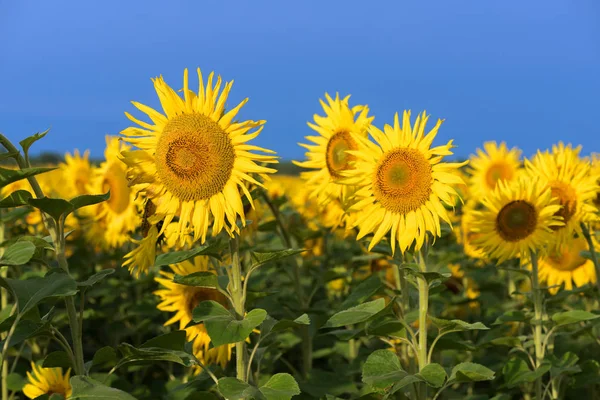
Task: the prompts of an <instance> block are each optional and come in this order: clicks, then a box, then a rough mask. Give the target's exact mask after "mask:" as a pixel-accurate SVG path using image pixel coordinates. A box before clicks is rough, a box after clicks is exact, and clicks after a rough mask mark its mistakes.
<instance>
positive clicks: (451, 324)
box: [429, 317, 490, 333]
mask: <svg viewBox="0 0 600 400" xmlns="http://www.w3.org/2000/svg"><path fill="white" fill-rule="evenodd" d="M429 319H431V322H433V324H434V325H435V326H437V327H438V328H439V330H440V333H446V332H450V331H470V330H486V329H490V328H488V327H487V326H485V325H484V324H482V323H481V322H475V323H473V324H470V323H468V322H465V321H461V320H460V319H452V320H449V319H441V318H434V317H429Z"/></svg>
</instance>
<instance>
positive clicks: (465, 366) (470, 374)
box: [450, 362, 494, 382]
mask: <svg viewBox="0 0 600 400" xmlns="http://www.w3.org/2000/svg"><path fill="white" fill-rule="evenodd" d="M492 379H494V371H492V370H491V369H489V368H487V367H485V366H483V365H481V364H476V363H472V362H464V363H460V364H458V365H456V366H455V367H454V368H452V373H451V374H450V380H451V381H456V382H479V381H491V380H492Z"/></svg>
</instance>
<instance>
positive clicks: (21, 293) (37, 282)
mask: <svg viewBox="0 0 600 400" xmlns="http://www.w3.org/2000/svg"><path fill="white" fill-rule="evenodd" d="M0 285H2V286H4V287H5V288H7V289H9V290H10V291H12V292H13V294H14V295H15V297H16V298H17V305H18V309H19V313H21V314H25V313H26V312H27V311H29V310H31V309H32V308H33V307H35V306H36V305H37V304H38V303H39V302H41V301H43V300H45V299H47V298H51V297H64V296H73V295H74V294H75V293H77V283H76V282H75V281H74V280H73V279H72V278H71V277H70V276H69V275H67V274H65V273H54V274H51V275H48V276H45V277H43V278H31V279H27V280H17V279H10V278H6V279H0Z"/></svg>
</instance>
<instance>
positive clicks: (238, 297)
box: [229, 232, 248, 382]
mask: <svg viewBox="0 0 600 400" xmlns="http://www.w3.org/2000/svg"><path fill="white" fill-rule="evenodd" d="M239 245H240V237H239V235H238V234H237V233H236V232H234V234H233V237H232V238H231V239H230V240H229V252H230V253H231V278H232V280H231V282H230V286H229V290H230V292H231V298H232V300H233V309H234V310H235V313H236V314H237V317H238V318H244V315H245V314H246V311H245V304H244V303H245V301H244V289H243V285H244V284H247V283H248V282H242V264H241V263H240V250H239ZM246 360H247V354H246V341H245V340H242V341H239V342H236V344H235V367H236V377H237V378H238V379H239V380H241V381H243V382H247V381H248V376H247V375H246Z"/></svg>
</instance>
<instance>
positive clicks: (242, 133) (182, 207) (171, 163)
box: [121, 69, 277, 243]
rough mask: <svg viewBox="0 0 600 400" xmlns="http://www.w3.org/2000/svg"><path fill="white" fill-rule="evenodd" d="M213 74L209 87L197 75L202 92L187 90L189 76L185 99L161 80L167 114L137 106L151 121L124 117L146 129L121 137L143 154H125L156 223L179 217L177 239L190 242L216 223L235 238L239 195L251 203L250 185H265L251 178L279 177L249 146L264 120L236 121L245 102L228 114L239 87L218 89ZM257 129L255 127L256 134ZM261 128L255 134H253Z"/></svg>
mask: <svg viewBox="0 0 600 400" xmlns="http://www.w3.org/2000/svg"><path fill="white" fill-rule="evenodd" d="M213 77H214V73H211V74H210V75H209V77H208V82H207V85H206V87H205V86H204V80H203V77H202V73H201V72H200V69H198V78H199V89H198V94H196V93H194V92H193V91H191V90H190V89H189V88H188V71H187V69H186V70H185V71H184V74H183V98H182V97H181V96H179V95H178V94H177V92H176V91H175V90H173V89H172V88H171V87H170V86H169V85H167V84H166V83H165V81H164V80H163V78H162V76H161V77H158V78H155V79H153V82H154V88H155V89H156V93H157V95H158V98H159V100H160V103H161V105H162V108H163V111H164V114H162V113H160V112H158V111H156V110H154V109H152V108H150V107H148V106H145V105H143V104H140V103H137V102H132V104H133V105H134V106H135V107H137V108H138V109H139V110H140V111H142V112H144V113H146V114H147V115H148V117H149V118H150V120H151V121H152V123H147V122H144V121H140V120H138V119H137V118H135V117H133V116H132V115H130V114H129V113H125V115H126V116H127V117H128V118H129V119H130V120H131V121H133V122H134V123H136V124H138V125H139V127H129V128H127V129H125V130H123V131H122V132H121V134H122V135H124V136H125V138H124V140H125V141H126V142H128V143H130V144H132V145H134V146H136V147H137V148H138V149H139V150H134V151H124V152H123V153H122V155H123V161H124V162H125V163H126V164H127V165H128V167H129V170H128V178H129V179H130V184H132V185H133V186H134V188H135V189H136V190H137V191H141V192H143V194H144V195H145V197H147V198H149V199H151V200H152V201H153V202H154V204H155V205H156V212H155V215H154V216H153V218H152V219H151V221H150V222H151V223H153V224H156V223H158V221H161V220H162V221H164V224H163V227H166V226H168V225H169V223H170V222H171V221H173V220H174V219H175V218H176V217H178V220H177V223H178V235H179V236H180V240H181V242H182V243H183V242H184V241H185V237H186V236H187V235H188V233H187V232H188V231H187V230H188V227H191V228H193V237H194V241H197V240H200V239H201V240H202V242H204V241H205V240H206V235H207V232H208V228H209V225H210V223H211V218H212V234H213V235H216V234H218V233H219V232H220V231H221V230H222V229H223V228H224V229H225V230H226V231H227V232H228V233H229V234H230V235H232V234H233V231H235V230H238V227H237V225H236V221H237V219H238V217H239V218H240V221H241V223H242V225H244V224H245V216H244V207H243V204H242V198H241V195H240V190H241V191H242V192H243V193H244V194H245V195H246V197H247V198H248V201H249V202H250V203H251V204H252V196H251V195H250V192H249V191H248V190H247V189H246V186H245V183H246V182H250V183H253V184H255V185H258V186H262V184H261V183H260V182H258V181H257V180H256V179H255V177H253V176H252V174H257V175H258V176H260V177H262V178H263V179H266V178H267V177H266V175H265V174H267V173H272V172H275V170H274V169H271V168H266V167H264V166H262V165H259V164H257V162H261V163H276V162H277V160H276V157H275V156H272V155H261V154H255V153H253V152H252V151H254V150H256V151H262V152H264V153H273V152H272V151H271V150H266V149H263V148H260V147H257V146H254V145H250V144H247V143H248V142H249V141H250V140H252V139H253V138H255V137H256V136H257V135H258V134H259V133H260V131H261V130H262V128H263V124H264V122H265V121H234V118H235V117H236V115H237V114H238V112H239V111H240V109H241V108H242V106H243V105H244V104H246V102H247V100H248V99H245V100H243V101H242V102H241V103H240V104H238V105H237V106H235V107H233V108H231V109H229V110H228V111H227V112H225V101H226V100H227V97H228V95H229V91H230V90H231V86H232V84H233V82H229V83H226V84H225V87H224V88H223V91H222V92H221V93H219V91H220V88H221V77H220V76H219V77H218V78H217V82H216V84H215V85H214V86H213ZM255 128H256V129H255ZM253 129H255V130H253Z"/></svg>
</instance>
